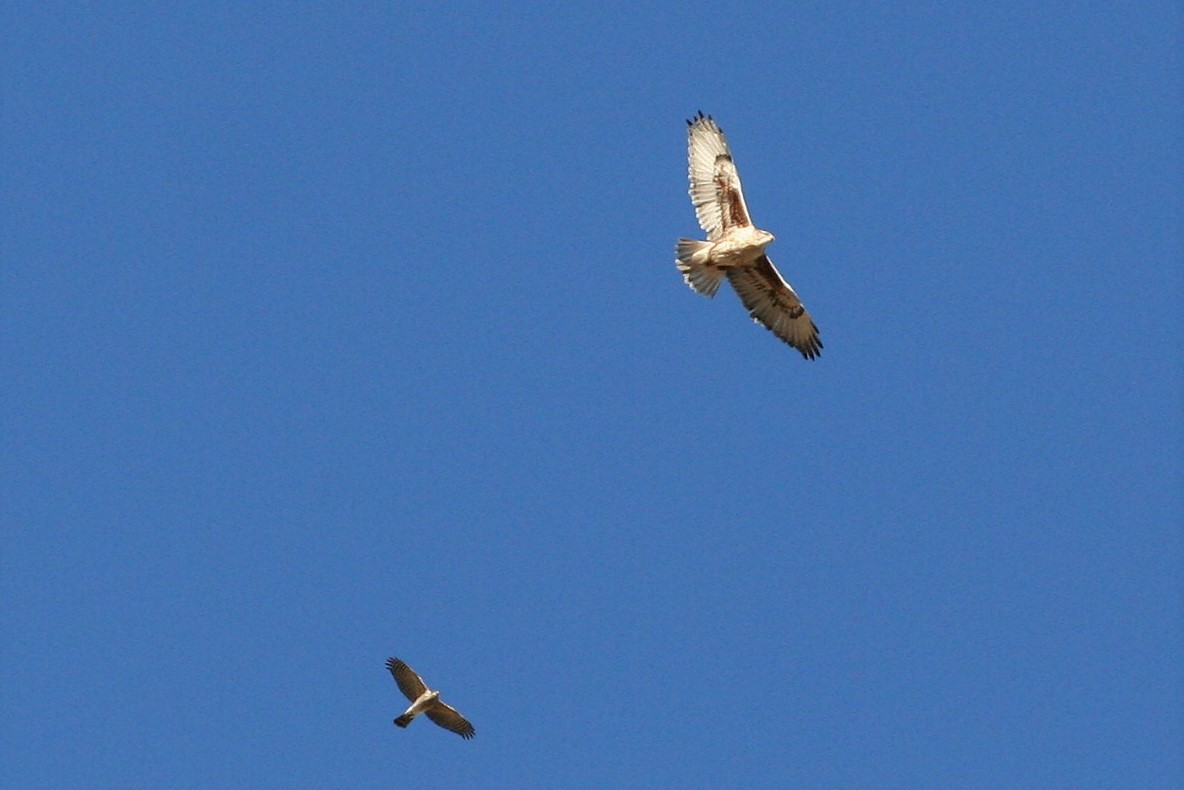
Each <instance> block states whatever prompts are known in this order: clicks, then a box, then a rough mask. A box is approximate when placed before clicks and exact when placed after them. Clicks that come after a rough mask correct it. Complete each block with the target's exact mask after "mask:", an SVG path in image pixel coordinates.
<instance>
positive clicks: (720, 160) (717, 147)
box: [687, 112, 752, 240]
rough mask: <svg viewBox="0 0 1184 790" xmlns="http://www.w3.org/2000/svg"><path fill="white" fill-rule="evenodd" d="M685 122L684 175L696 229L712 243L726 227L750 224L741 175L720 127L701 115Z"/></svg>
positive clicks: (710, 118)
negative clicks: (695, 220) (686, 180)
mask: <svg viewBox="0 0 1184 790" xmlns="http://www.w3.org/2000/svg"><path fill="white" fill-rule="evenodd" d="M687 123H688V125H689V128H688V129H687V161H688V166H687V172H688V175H689V177H690V181H691V189H690V195H691V203H693V204H694V206H695V217H696V218H697V219H698V220H699V226H700V227H702V228H703V230H704V231H705V232H706V233H707V238H709V239H712V240H715V239H717V238H719V236H720V235H721V234H722V233H723V232H724V231H726V230H727V229H728V228H731V227H747V226H749V225H751V224H752V219H751V218H750V217H749V216H748V206H747V205H746V204H745V202H744V192H743V190H742V189H741V188H740V174H739V173H737V172H736V163H735V162H733V161H732V152H731V150H730V149H729V148H728V140H727V138H726V137H724V133H723V131H722V130H720V128H719V124H717V123H716V122H715V119H713V118H712V117H711V116H710V115H704V114H703V113H701V112H700V113H699V115H698V117H696V118H695V119H694V120H692V121H687Z"/></svg>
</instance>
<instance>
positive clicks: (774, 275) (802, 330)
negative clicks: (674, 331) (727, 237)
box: [727, 255, 822, 359]
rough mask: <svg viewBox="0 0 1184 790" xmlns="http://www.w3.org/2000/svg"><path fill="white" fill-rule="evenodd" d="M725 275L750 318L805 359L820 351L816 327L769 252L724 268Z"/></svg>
mask: <svg viewBox="0 0 1184 790" xmlns="http://www.w3.org/2000/svg"><path fill="white" fill-rule="evenodd" d="M727 275H728V281H729V282H731V283H732V287H733V288H735V289H736V293H737V294H739V295H740V301H741V302H743V303H744V306H745V307H747V308H748V314H749V315H750V316H752V319H753V320H754V321H756V322H758V323H760V324H763V325H764V326H765V328H766V329H768V330H769V331H770V332H772V333H773V334H775V335H777V337H779V338H781V339H782V340H784V341H785V342H786V343H788V344H789V345H791V346H793V347H794V348H796V349H797V350H798V351H800V352H801V354H802V356H803V357H805V358H806V359H814V358H815V357H817V356H818V355H819V354H820V353H822V341H821V340H820V339H819V337H818V327H816V326H814V321H812V320H811V319H810V314H809V313H807V312H806V308H805V307H803V306H802V300H801V299H799V298H798V295H797V294H796V293H794V290H793V288H790V287H789V283H787V282H786V281H785V278H783V277H782V276H781V274H780V273H779V272H778V271H777V269H776V267H774V266H773V262H772V261H771V260H769V256H767V255H762V256H761V257H759V258H757V260H756V262H755V263H754V264H753V265H752V266H741V267H737V268H734V269H728V270H727Z"/></svg>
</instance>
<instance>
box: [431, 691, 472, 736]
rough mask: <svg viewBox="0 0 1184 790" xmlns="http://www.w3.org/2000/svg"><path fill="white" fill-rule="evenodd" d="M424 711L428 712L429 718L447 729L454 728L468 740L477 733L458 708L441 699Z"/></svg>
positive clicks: (454, 730)
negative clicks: (446, 703)
mask: <svg viewBox="0 0 1184 790" xmlns="http://www.w3.org/2000/svg"><path fill="white" fill-rule="evenodd" d="M424 713H426V714H427V717H428V718H429V719H431V720H432V721H434V722H436V724H439V725H440V726H441V727H443V728H444V729H446V730H452V731H453V732H455V733H456V734H457V735H459V736H460V737H462V738H464V739H466V740H468V739H469V738H472V737H473V736H474V735H476V734H477V731H476V730H475V729H473V725H472V724H470V723H469V720H468V719H466V718H465V717H464V716H462V715H460V714H459V713H458V712H457V710H456V708H454V707H452V706H451V705H445V704H444V703H443V702H440V701H439V700H437V701H436V703H435V704H434V705H432V706H431V707H430V708H428V709H427V710H425V711H424Z"/></svg>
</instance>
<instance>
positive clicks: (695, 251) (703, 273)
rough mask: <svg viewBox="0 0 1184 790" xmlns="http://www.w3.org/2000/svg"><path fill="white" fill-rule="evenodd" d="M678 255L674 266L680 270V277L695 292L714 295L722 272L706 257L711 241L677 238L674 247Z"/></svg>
mask: <svg viewBox="0 0 1184 790" xmlns="http://www.w3.org/2000/svg"><path fill="white" fill-rule="evenodd" d="M674 249H675V253H676V254H677V255H678V258H677V260H676V261H675V266H677V267H678V270H679V271H680V272H682V278H683V279H684V280H686V283H687V285H689V286H691V289H692V290H694V291H695V293H699V294H703V295H704V296H715V292H716V291H718V290H719V283H720V280H722V279H723V277H724V273H723V271H722V270H721V269H717V268H716V267H714V266H712V265H711V263H710V262H709V259H708V253H710V251H711V242H709V241H698V240H696V239H679V240H678V246H676V247H675V248H674Z"/></svg>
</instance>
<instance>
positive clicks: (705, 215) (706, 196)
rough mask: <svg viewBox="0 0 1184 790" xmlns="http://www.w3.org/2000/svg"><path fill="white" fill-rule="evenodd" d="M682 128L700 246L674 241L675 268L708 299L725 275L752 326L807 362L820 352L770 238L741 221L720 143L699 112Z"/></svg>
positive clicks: (743, 210) (743, 214)
mask: <svg viewBox="0 0 1184 790" xmlns="http://www.w3.org/2000/svg"><path fill="white" fill-rule="evenodd" d="M687 126H688V127H690V128H689V129H688V131H687V152H688V159H689V160H690V166H689V168H688V170H689V173H690V178H691V189H690V194H691V202H692V203H693V204H694V205H695V216H696V217H697V218H698V220H699V225H700V226H701V227H702V228H703V230H704V231H705V232H706V233H707V241H697V240H695V239H679V240H678V245H677V247H676V248H675V249H676V253H677V264H676V265H677V266H678V270H679V271H680V272H682V276H683V279H684V280H686V282H687V285H689V286H691V288H692V289H693V290H694V291H695V292H696V293H700V294H703V295H704V296H715V292H716V290H718V289H719V283H720V280H721V279H722V278H723V277H724V276H725V275H726V276H727V278H728V281H729V282H730V283H732V287H733V288H735V289H736V293H737V294H739V296H740V301H741V302H743V303H744V306H745V307H747V308H748V314H749V315H750V316H752V319H753V320H754V321H756V322H757V323H760V324H763V325H764V326H765V328H766V329H768V330H769V331H770V332H772V333H773V334H774V335H776V336H777V337H779V338H781V339H782V340H784V341H785V342H786V343H788V344H789V345H791V346H793V347H794V348H796V349H797V350H798V351H800V352H801V354H802V356H803V357H805V358H806V359H814V358H815V357H817V356H818V355H819V354H820V353H821V352H822V341H821V340H819V339H818V327H816V326H814V322H813V321H812V320H810V314H809V313H807V312H806V308H805V307H803V306H802V300H801V299H799V298H798V295H797V294H796V293H794V291H793V288H790V287H789V283H787V282H786V281H785V280H784V278H782V276H781V274H780V273H779V272H778V271H777V269H776V268H775V267H774V266H773V262H772V261H770V260H769V256H767V255H765V247H767V246H769V244H770V243H771V242H772V241H773V234H772V233H769V232H768V231H767V230H761V229H760V228H757V227H756V226H754V225H753V224H752V219H751V218H750V217H749V216H748V206H747V205H745V203H744V192H743V191H742V190H741V188H740V176H739V174H738V173H737V172H736V165H735V163H734V162H733V161H732V152H731V150H730V149H729V148H728V140H727V138H726V137H724V133H723V131H722V130H721V129H720V128H719V125H718V124H717V123H716V122H715V120H714V119H712V117H711V116H710V115H704V114H703V113H702V111H700V112H699V115H698V117H696V118H694V119H693V120H690V121H687Z"/></svg>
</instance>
